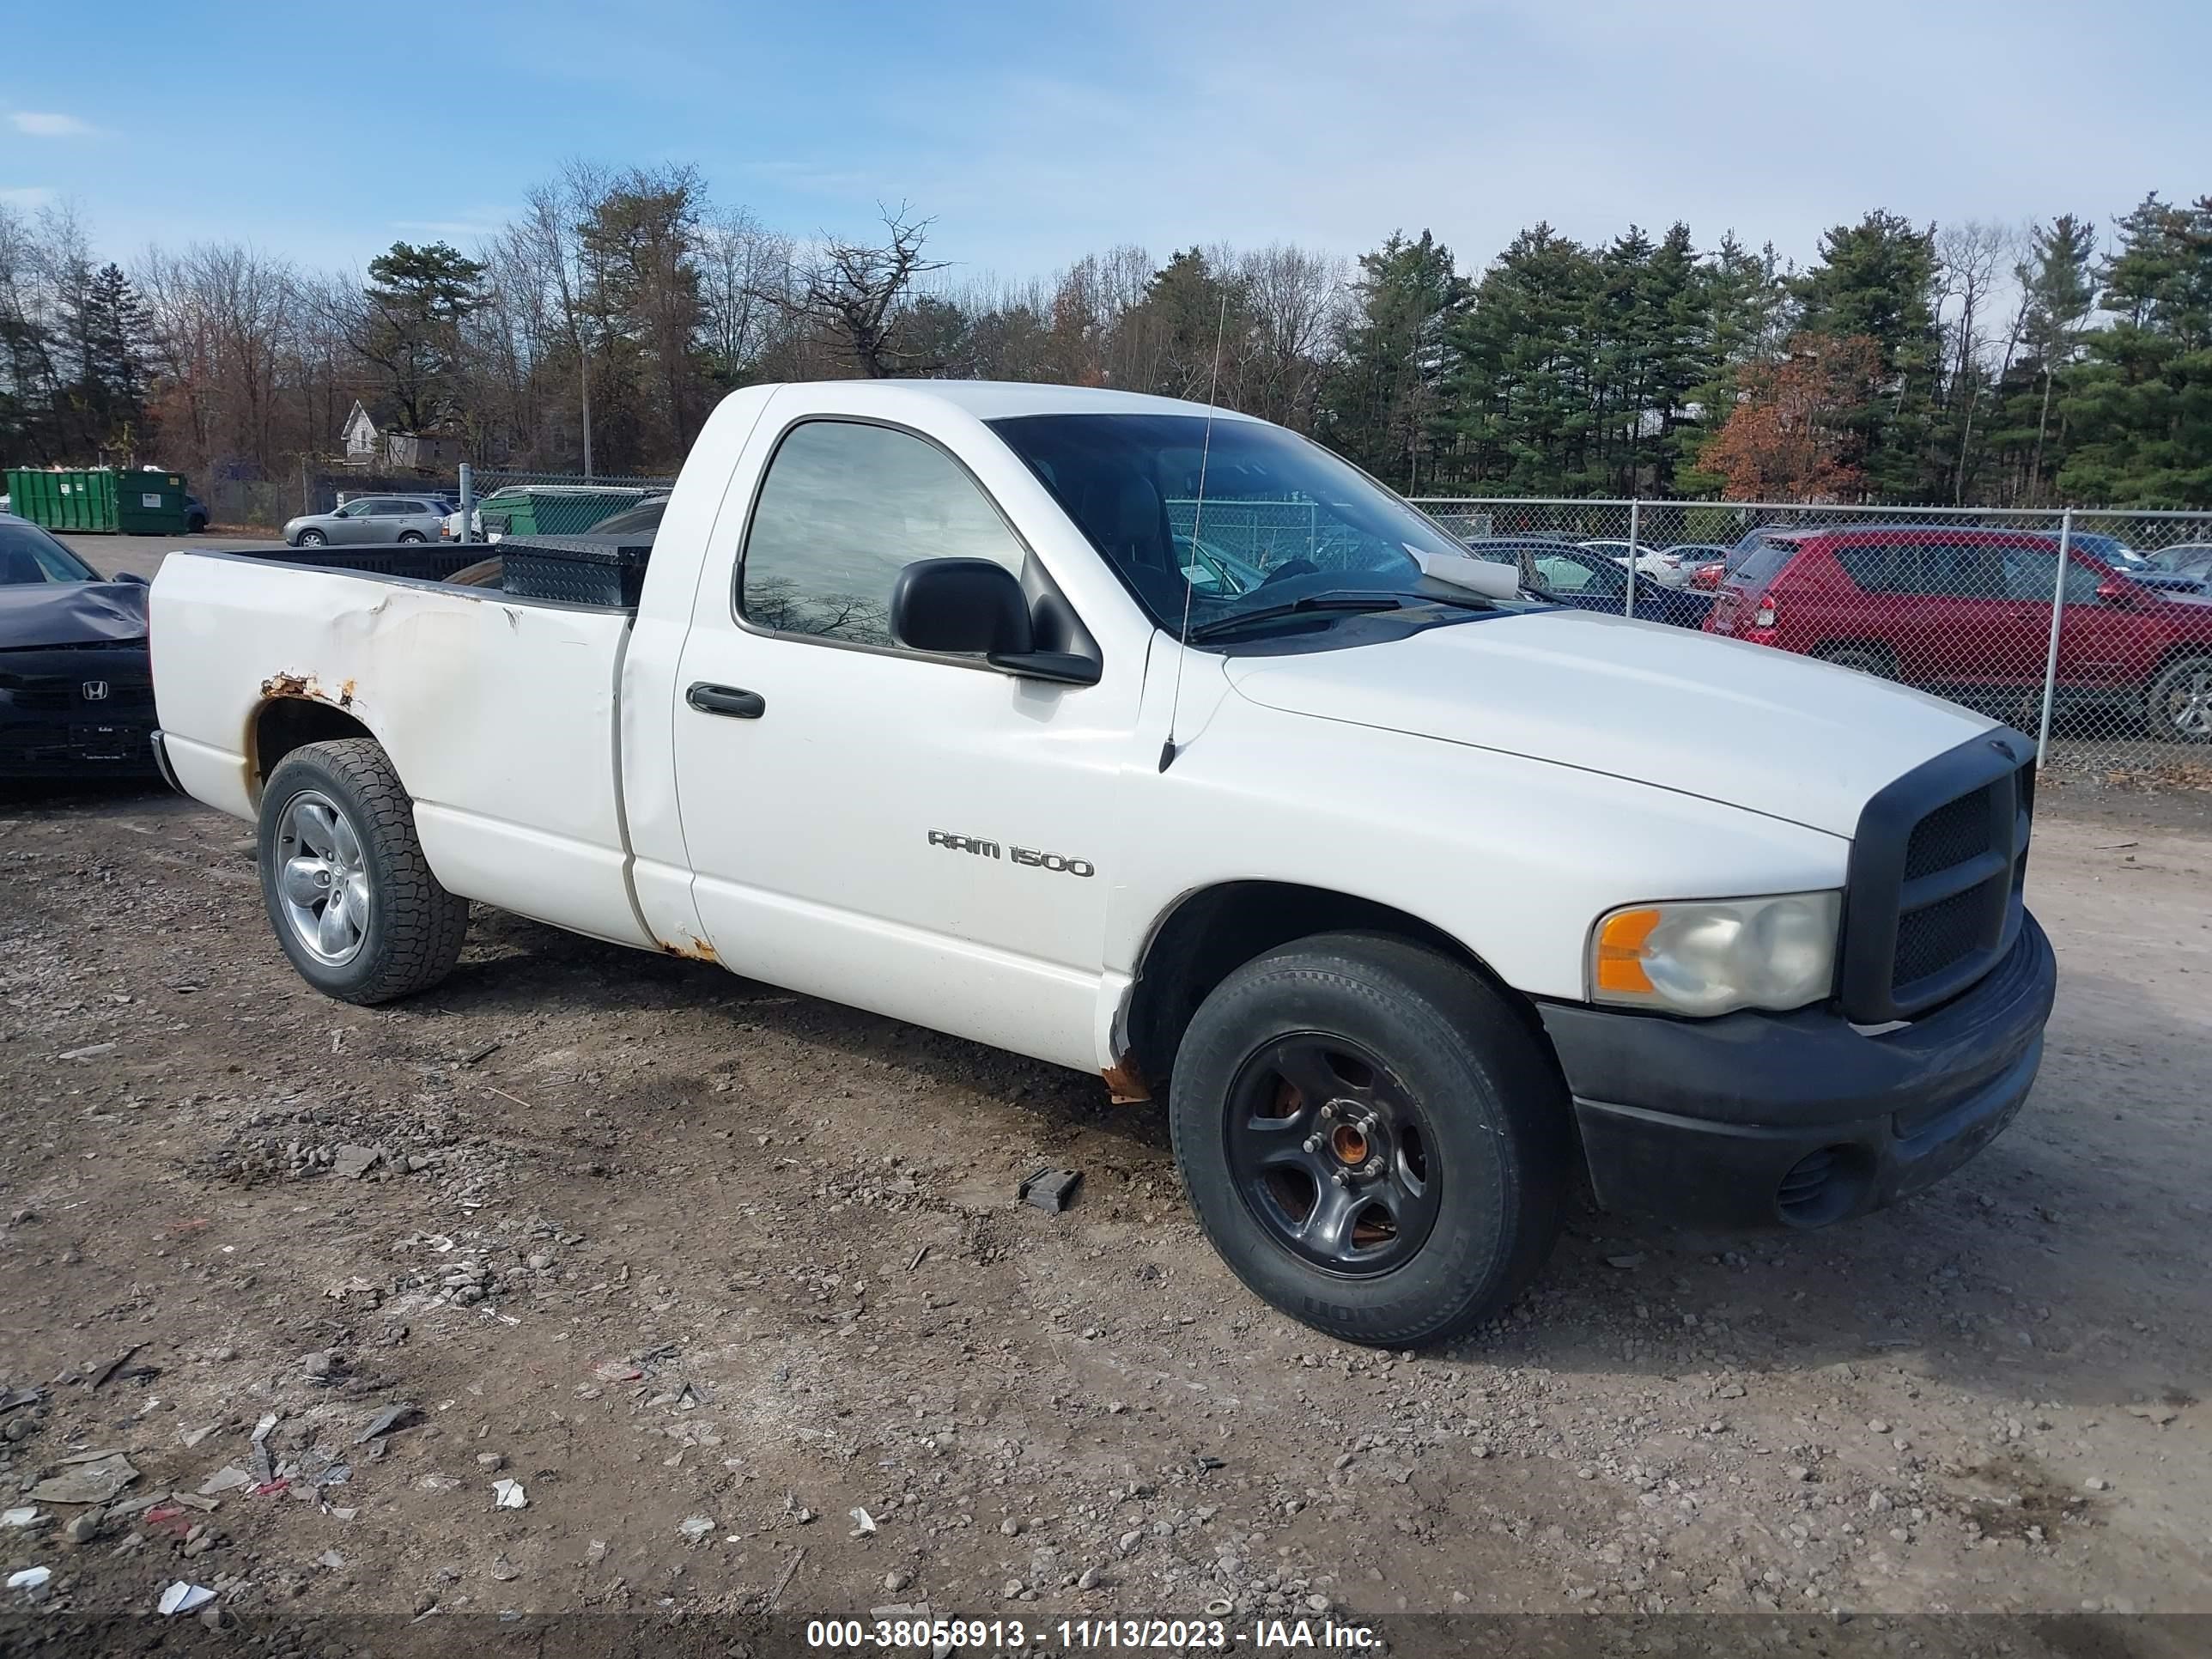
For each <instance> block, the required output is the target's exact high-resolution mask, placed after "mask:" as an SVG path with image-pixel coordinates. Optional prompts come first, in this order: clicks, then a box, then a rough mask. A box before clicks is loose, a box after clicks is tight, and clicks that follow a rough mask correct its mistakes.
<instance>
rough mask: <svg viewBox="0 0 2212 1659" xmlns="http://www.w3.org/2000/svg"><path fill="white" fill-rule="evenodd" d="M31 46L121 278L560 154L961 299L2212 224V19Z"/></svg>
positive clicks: (8, 171) (924, 22) (998, 10)
mask: <svg viewBox="0 0 2212 1659" xmlns="http://www.w3.org/2000/svg"><path fill="white" fill-rule="evenodd" d="M33 7H35V8H36V10H37V19H36V26H35V28H33V27H32V26H31V24H30V23H29V21H27V18H26V17H25V16H24V15H23V14H24V13H27V11H28V10H29V9H31V8H33ZM19 9H21V10H20V11H19ZM9 12H18V18H17V20H16V21H15V27H9V29H8V30H6V31H5V33H4V35H0V38H4V39H6V40H9V41H10V42H11V43H16V44H20V43H21V42H23V41H25V40H27V39H30V38H33V37H35V38H36V40H37V41H38V44H39V51H38V52H36V53H35V54H24V53H20V52H15V51H13V50H10V51H9V52H7V53H6V54H4V55H0V199H5V200H8V201H10V202H12V203H15V204H17V205H35V204H38V203H40V202H42V201H46V200H51V199H56V198H64V197H65V198H70V199H72V200H74V201H75V202H76V204H77V205H78V207H79V208H80V209H81V210H82V212H83V214H84V216H85V217H86V218H87V220H88V223H89V226H90V228H91V230H92V232H93V234H94V241H95V245H96V246H97V247H98V248H99V250H100V252H103V253H106V254H110V255H113V256H118V257H123V258H128V257H129V256H131V255H132V254H134V253H135V252H137V251H138V250H139V249H141V248H143V246H145V245H147V244H148V243H149V242H152V241H160V242H162V243H164V244H169V245H178V244H183V243H185V242H189V241H192V240H246V241H250V242H252V243H254V244H256V245H258V246H262V247H264V248H267V249H269V250H271V251H274V252H282V253H284V254H288V255H290V256H292V257H294V258H297V259H299V260H300V261H301V262H302V263H303V264H307V265H311V266H317V267H345V266H358V265H360V264H362V263H363V262H365V261H366V260H367V259H368V258H369V257H370V256H371V255H373V254H374V253H375V252H378V251H379V250H380V249H381V248H382V247H384V246H387V245H388V244H389V243H390V242H391V241H392V240H393V239H394V238H395V237H406V238H409V239H410V240H426V239H428V238H430V237H435V236H444V237H446V238H447V239H448V240H453V241H454V242H456V243H457V244H459V246H463V247H464V248H466V247H468V246H471V243H472V241H473V240H474V239H475V237H476V236H477V234H480V233H481V232H482V231H483V229H486V228H489V227H490V226H492V225H494V224H495V223H496V222H498V221H499V220H500V219H501V218H502V217H503V216H506V215H507V214H508V213H510V212H512V211H513V210H514V209H515V207H516V206H517V205H518V204H520V201H521V199H522V196H523V192H524V191H526V189H527V188H528V186H529V185H531V184H532V182H534V181H536V180H538V179H544V178H546V177H548V176H549V175H550V174H551V173H553V172H555V171H556V169H557V167H559V165H560V163H561V162H562V160H563V159H565V158H567V157H570V156H582V157H586V158H589V159H592V160H597V161H606V162H611V163H614V164H617V165H622V164H628V163H630V162H654V161H692V162H696V163H697V164H698V166H699V167H701V169H702V171H703V173H705V175H706V176H707V179H708V181H709V183H710V185H712V187H713V190H714V194H715V196H716V197H717V198H718V199H721V200H726V201H734V202H742V203H744V204H748V205H750V207H751V208H752V209H753V210H755V212H756V213H757V215H758V216H759V217H760V218H761V219H762V220H763V222H766V223H768V224H769V225H772V226H774V227H775V228H780V229H784V230H787V231H790V232H793V234H809V233H811V232H813V231H815V230H817V229H823V228H826V229H829V230H830V231H833V232H841V233H842V232H853V231H860V230H864V229H866V228H867V226H868V224H869V223H870V222H871V220H872V216H873V204H875V203H876V202H877V201H878V199H883V200H889V201H893V202H896V201H900V200H904V201H907V202H909V203H911V204H913V205H914V206H915V209H917V210H919V211H921V212H922V213H925V214H931V215H934V216H936V218H937V228H936V230H935V232H934V234H933V242H932V252H933V253H935V254H937V255H939V256H940V257H943V258H947V259H951V260H953V261H955V262H957V266H958V269H957V270H955V271H953V272H951V273H948V275H951V276H959V275H962V274H981V273H996V274H1000V275H1005V276H1024V275H1028V274H1031V273H1038V272H1042V271H1046V270H1050V269H1052V268H1053V267H1054V266H1056V265H1059V264H1062V263H1064V262H1066V260H1067V259H1069V258H1073V257H1074V256H1077V255H1079V254H1081V253H1083V252H1086V251H1089V250H1091V249H1096V248H1103V247H1105V246H1110V245H1113V244H1115V243H1119V242H1136V243H1139V244H1141V245H1143V246H1147V247H1149V248H1151V249H1152V251H1153V252H1154V253H1155V254H1158V255H1160V256H1162V257H1164V255H1165V254H1166V253H1167V252H1169V251H1170V249H1171V248H1173V247H1174V246H1177V245H1180V244H1185V243H1188V242H1191V241H1194V240H1203V241H1212V240H1229V241H1232V242H1237V243H1255V242H1265V241H1271V240H1294V241H1298V242H1304V243H1308V244H1312V245H1316V246H1322V247H1324V248H1327V249H1329V250H1331V251H1334V252H1343V253H1357V252H1360V251H1362V250H1363V249H1365V248H1368V247H1370V246H1374V245H1375V244H1376V242H1377V241H1379V240H1381V239H1382V238H1383V236H1384V235H1386V234H1388V233H1389V232H1390V231H1391V230H1392V229H1394V228H1406V229H1407V230H1409V231H1411V230H1418V229H1419V228H1422V227H1424V226H1427V227H1430V228H1434V229H1435V230H1436V232H1437V234H1438V235H1439V236H1440V237H1441V238H1442V239H1443V240H1444V241H1445V242H1446V243H1448V244H1449V246H1451V247H1452V248H1453V249H1454V250H1455V252H1457V253H1458V254H1459V256H1460V258H1461V262H1462V265H1463V266H1467V267H1470V268H1479V267H1480V264H1482V263H1484V262H1485V261H1486V260H1487V259H1488V258H1490V257H1491V256H1492V255H1493V254H1494V253H1496V252H1498V249H1499V248H1501V247H1502V246H1504V244H1505V242H1506V241H1508V240H1510V238H1511V236H1512V235H1513V234H1514V232H1515V231H1516V230H1517V229H1519V228H1521V227H1522V226H1524V225H1527V224H1529V223H1532V222H1534V221H1536V220H1538V219H1540V218H1546V219H1549V220H1550V221H1551V222H1553V224H1554V225H1556V226H1558V227H1559V228H1562V229H1564V230H1565V231H1566V232H1568V233H1569V234H1572V235H1575V236H1577V237H1580V238H1583V239H1584V240H1598V239H1601V238H1604V237H1607V236H1609V235H1611V234H1614V233H1616V232H1618V231H1619V230H1620V229H1621V228H1624V227H1625V226H1626V225H1627V224H1628V223H1629V222H1632V221H1634V222H1640V223H1642V224H1644V225H1645V226H1646V227H1647V228H1654V229H1656V228H1661V227H1663V226H1664V225H1665V224H1666V223H1667V222H1669V221H1670V220H1673V219H1676V218H1685V219H1687V220H1688V221H1689V222H1690V224H1691V227H1692V230H1693V231H1694V232H1695V233H1696V235H1697V239H1698V241H1699V245H1700V246H1711V244H1712V243H1713V242H1715V241H1717V240H1718V239H1719V236H1720V234H1721V233H1722V232H1723V230H1725V229H1729V228H1734V229H1735V231H1736V232H1737V233H1738V234H1740V235H1741V236H1742V237H1744V238H1745V239H1746V240H1750V241H1753V242H1754V243H1756V242H1758V241H1761V240H1768V239H1770V238H1771V239H1772V240H1774V241H1775V242H1776V243H1777V245H1778V246H1779V247H1780V249H1781V251H1782V252H1784V254H1785V255H1787V256H1790V257H1795V258H1799V259H1801V260H1802V259H1804V258H1808V257H1809V256H1810V255H1811V254H1812V252H1813V251H1814V246H1815V242H1816V240H1817V237H1818V235H1819V233H1820V229H1821V228H1823V227H1824V226H1826V225H1828V224H1831V223H1833V222H1838V221H1840V220H1845V219H1853V218H1856V217H1857V216H1858V215H1859V214H1860V213H1862V212H1863V211H1864V210H1867V209H1869V208H1873V207H1887V208H1890V209H1893V210H1897V211H1899V212H1902V213H1905V214H1907V215H1908V216H1911V217H1913V218H1915V219H1919V220H1927V219H1942V220H1954V219H1965V218H1980V219H1989V220H2000V221H2011V222H2016V221H2020V220H2023V219H2026V218H2028V217H2031V216H2050V215H2052V214H2055V213H2058V212H2062V211H2069V210H2070V211H2073V212H2076V213H2083V214H2087V215H2090V216H2093V217H2094V218H2096V219H2098V220H2100V222H2101V221H2108V220H2109V218H2110V216H2112V215H2113V214H2115V213H2117V212H2118V211H2121V210H2124V209H2125V208H2126V207H2127V206H2129V205H2130V204H2132V203H2133V202H2134V201H2135V200H2136V198H2137V197H2140V196H2141V194H2142V192H2143V191H2145V190H2148V189H2158V190H2160V191H2163V192H2165V193H2166V194H2167V195H2168V196H2169V197H2174V196H2180V197H2188V196H2194V195H2196V194H2198V193H2200V192H2203V191H2207V190H2212V176H2208V174H2212V100H2207V99H2206V98H2205V97H2204V96H2203V87H2202V76H2203V71H2204V65H2205V64H2206V63H2207V62H2208V61H2212V7H2208V6H2206V5H2204V4H2203V3H2202V0H2107V3H2105V4H2102V5H2100V6H2097V7H2095V8H2088V7H2081V6H2064V5H2057V4H2048V3H2043V0H2009V3H1981V0H1951V3H1946V0H1922V3H1918V4H1907V3H1898V0H1854V3H1850V4H1838V3H1834V0H1828V3H1823V4H1818V5H1805V4H1797V3H1792V0H1767V3H1732V0H1669V3H1667V4H1664V5H1657V4H1642V3H1627V0H1595V3H1583V4H1577V3H1574V0H1553V3H1545V0H1491V3H1457V4H1454V3H1443V0H1354V3H1343V0H1328V3H1314V0H1275V3H1269V4H1248V3H1241V0H1232V3H1206V0H1182V3H1164V0H1120V3H1113V4H1097V3H1087V0H1086V3H1053V0H1031V3H1027V4H1022V3H1006V0H977V3H973V4H968V5H935V6H933V5H928V4H924V3H919V0H917V3H909V4H904V5H895V4H862V3H824V0H816V3H811V4H808V5H805V6H792V7H775V8H768V7H758V6H748V5H736V4H730V5H716V4H707V3H695V0H632V3H629V4H627V5H623V6H614V5H598V6H586V5H580V4H576V3H573V0H544V3H537V4H527V5H525V4H506V3H472V0H450V3H447V4H442V5H435V6H422V5H416V6H405V7H398V8H391V7H366V6H360V5H354V6H331V5H301V4H297V3H294V4H288V5H282V6H277V5H259V4H247V3H234V4H229V5H219V6H210V5H193V4H179V3H173V0H163V3H160V4H155V3H152V0H107V3H105V4H103V5H101V6H100V7H98V8H93V7H84V6H80V7H67V8H64V7H62V6H60V5H56V4H46V3H41V0H6V3H5V5H4V7H0V15H6V14H7V13H9ZM380 16H388V17H391V18H392V19H395V20H397V21H396V24H395V26H394V27H392V28H391V29H390V30H389V31H385V30H380V29H379V28H378V27H376V25H375V21H374V20H375V19H377V18H379V17H380ZM54 65H62V66H66V68H65V70H63V71H59V72H54V73H49V69H50V67H51V66H54Z"/></svg>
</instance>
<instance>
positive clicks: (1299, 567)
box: [1252, 559, 1321, 593]
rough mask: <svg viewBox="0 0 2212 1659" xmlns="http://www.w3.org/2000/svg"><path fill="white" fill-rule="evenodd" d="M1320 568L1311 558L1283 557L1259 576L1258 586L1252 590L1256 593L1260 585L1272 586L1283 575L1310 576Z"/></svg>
mask: <svg viewBox="0 0 2212 1659" xmlns="http://www.w3.org/2000/svg"><path fill="white" fill-rule="evenodd" d="M1320 568H1321V567H1320V566H1319V565H1317V564H1316V563H1315V562H1313V561H1312V560H1311V559H1285V561H1284V562H1282V563H1280V564H1279V565H1277V566H1276V567H1275V568H1273V570H1270V571H1269V572H1268V573H1267V574H1266V575H1264V576H1262V577H1261V578H1260V584H1259V586H1258V587H1255V588H1254V589H1253V590H1252V591H1253V592H1255V593H1256V592H1259V591H1260V588H1261V587H1272V586H1274V585H1275V584H1276V583H1277V582H1279V581H1280V580H1282V579H1283V578H1284V577H1285V576H1310V575H1312V574H1314V573H1315V572H1316V571H1317V570H1319V569H1320Z"/></svg>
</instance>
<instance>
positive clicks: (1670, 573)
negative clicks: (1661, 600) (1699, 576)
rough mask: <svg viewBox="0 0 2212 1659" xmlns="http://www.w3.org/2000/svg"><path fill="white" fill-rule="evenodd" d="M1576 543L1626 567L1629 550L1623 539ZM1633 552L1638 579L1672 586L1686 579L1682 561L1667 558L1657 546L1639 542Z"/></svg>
mask: <svg viewBox="0 0 2212 1659" xmlns="http://www.w3.org/2000/svg"><path fill="white" fill-rule="evenodd" d="M1577 546H1581V547H1587V548H1589V550H1591V551H1592V552H1594V553H1602V554H1604V555H1605V556H1607V558H1610V559H1612V560H1613V562H1615V563H1616V564H1618V565H1620V567H1621V568H1623V569H1624V570H1625V569H1626V568H1628V556H1629V544H1628V543H1626V542H1625V541H1605V540H1598V541H1589V542H1580V543H1577ZM1635 552H1636V580H1638V581H1639V582H1646V581H1650V582H1658V583H1660V584H1662V586H1668V587H1672V586H1676V585H1678V584H1680V582H1682V581H1684V580H1686V576H1685V575H1684V574H1683V570H1682V562H1681V561H1680V559H1674V560H1669V559H1668V556H1666V555H1665V554H1664V553H1662V552H1661V551H1660V550H1658V549H1657V548H1656V547H1646V546H1644V545H1642V544H1638V545H1637V547H1636V549H1635Z"/></svg>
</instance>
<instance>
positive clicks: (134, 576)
mask: <svg viewBox="0 0 2212 1659" xmlns="http://www.w3.org/2000/svg"><path fill="white" fill-rule="evenodd" d="M107 580H110V581H112V582H129V583H131V584H132V585H133V586H137V587H143V586H146V585H147V584H146V579H145V578H144V577H143V576H142V575H140V574H138V573H137V571H135V570H118V571H117V572H116V573H115V574H113V575H112V576H110V577H109V578H108V579H107Z"/></svg>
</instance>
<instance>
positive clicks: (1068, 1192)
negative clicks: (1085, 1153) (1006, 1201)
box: [1016, 1165, 1083, 1212]
mask: <svg viewBox="0 0 2212 1659" xmlns="http://www.w3.org/2000/svg"><path fill="white" fill-rule="evenodd" d="M1082 1184H1083V1171H1082V1170H1055V1169H1053V1168H1051V1167H1050V1166H1049V1165H1048V1166H1047V1167H1046V1168H1044V1169H1042V1170H1037V1171H1036V1173H1035V1174H1033V1175H1030V1176H1026V1177H1024V1180H1023V1182H1022V1183H1021V1185H1020V1186H1019V1187H1018V1188H1016V1194H1017V1195H1018V1197H1019V1198H1020V1200H1021V1201H1022V1202H1023V1203H1024V1204H1029V1205H1033V1206H1036V1208H1037V1209H1040V1210H1051V1211H1054V1212H1058V1211H1060V1210H1064V1209H1066V1207H1067V1206H1069V1205H1070V1204H1072V1203H1073V1202H1074V1201H1075V1189H1076V1188H1078V1187H1080V1186H1081V1185H1082Z"/></svg>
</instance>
